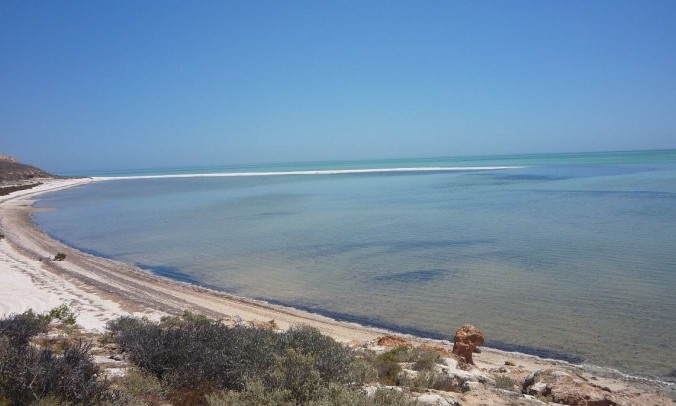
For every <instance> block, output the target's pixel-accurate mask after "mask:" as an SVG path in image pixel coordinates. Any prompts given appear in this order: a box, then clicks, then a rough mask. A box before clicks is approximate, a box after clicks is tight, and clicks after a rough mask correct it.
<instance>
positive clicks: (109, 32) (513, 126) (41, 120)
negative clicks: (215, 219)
mask: <svg viewBox="0 0 676 406" xmlns="http://www.w3.org/2000/svg"><path fill="white" fill-rule="evenodd" d="M674 21H676V1H673V0H662V1H660V0H649V1H623V0H612V1H604V0H594V1H586V0H585V1H575V0H566V1H554V0H551V1H542V0H532V1H531V0H514V1H504V0H499V1H498V0H496V1H480V0H478V1H451V0H444V1H412V0H411V1H369V0H366V1H365V0H360V1H328V0H327V1H314V0H313V1H257V0H251V1H171V0H169V1H151V0H148V1H141V2H138V1H129V0H115V1H113V0H101V1H58V2H56V1H46V0H45V1H33V0H27V1H20V0H2V1H0V153H6V154H10V155H13V156H15V157H16V158H18V159H20V160H21V161H23V162H27V163H30V164H33V165H37V166H40V167H42V168H44V169H47V170H50V171H52V172H56V173H68V172H77V171H88V170H111V169H139V168H156V167H175V166H203V165H204V166H206V165H231V164H244V163H265V162H296V161H323V160H355V159H379V158H406V157H439V156H458V155H494V154H520V153H541V152H579V151H604V150H605V151H617V150H641V149H672V148H676V23H674Z"/></svg>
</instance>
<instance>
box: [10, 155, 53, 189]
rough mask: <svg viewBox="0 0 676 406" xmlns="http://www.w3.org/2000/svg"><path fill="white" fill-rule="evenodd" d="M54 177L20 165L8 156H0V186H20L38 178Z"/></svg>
mask: <svg viewBox="0 0 676 406" xmlns="http://www.w3.org/2000/svg"><path fill="white" fill-rule="evenodd" d="M55 177H56V176H54V175H52V174H50V173H47V172H45V171H43V170H42V169H39V168H36V167H34V166H30V165H26V164H22V163H20V162H18V161H17V160H16V159H14V158H12V157H11V156H9V155H4V154H0V186H1V185H3V184H4V185H14V184H22V183H23V182H27V181H33V180H34V179H38V178H55Z"/></svg>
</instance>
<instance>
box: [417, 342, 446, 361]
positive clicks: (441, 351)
mask: <svg viewBox="0 0 676 406" xmlns="http://www.w3.org/2000/svg"><path fill="white" fill-rule="evenodd" d="M420 348H422V349H423V350H425V351H434V352H436V353H437V354H439V355H441V356H442V357H444V358H449V357H450V356H451V352H450V351H449V350H448V348H446V347H442V346H439V345H429V344H423V345H421V346H420Z"/></svg>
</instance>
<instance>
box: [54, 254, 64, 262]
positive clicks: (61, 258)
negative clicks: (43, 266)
mask: <svg viewBox="0 0 676 406" xmlns="http://www.w3.org/2000/svg"><path fill="white" fill-rule="evenodd" d="M65 259H66V254H64V253H63V252H59V253H57V254H56V255H54V261H64V260H65Z"/></svg>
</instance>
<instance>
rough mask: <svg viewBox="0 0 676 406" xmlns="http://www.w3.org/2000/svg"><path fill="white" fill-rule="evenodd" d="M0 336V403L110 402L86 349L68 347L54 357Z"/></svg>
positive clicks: (104, 383)
mask: <svg viewBox="0 0 676 406" xmlns="http://www.w3.org/2000/svg"><path fill="white" fill-rule="evenodd" d="M14 344H20V343H18V342H15V343H12V341H10V339H9V337H8V336H0V399H5V400H7V401H8V403H9V404H12V405H14V404H16V405H24V404H28V403H30V402H33V401H35V400H40V399H42V398H49V399H53V398H58V399H61V400H62V401H65V402H69V403H83V404H95V403H99V402H101V401H103V400H106V399H110V398H111V396H112V395H111V392H109V390H108V383H107V382H105V381H104V382H99V381H98V380H97V375H98V372H99V370H98V367H97V366H96V365H95V364H94V363H93V362H92V360H91V356H90V355H89V349H90V347H89V345H86V344H82V343H81V342H80V343H79V344H77V345H74V346H68V347H66V348H65V349H64V351H63V354H61V355H57V354H56V353H55V352H54V351H52V350H51V349H50V348H47V349H43V350H38V349H37V348H35V347H33V346H30V345H28V344H21V345H14Z"/></svg>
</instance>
